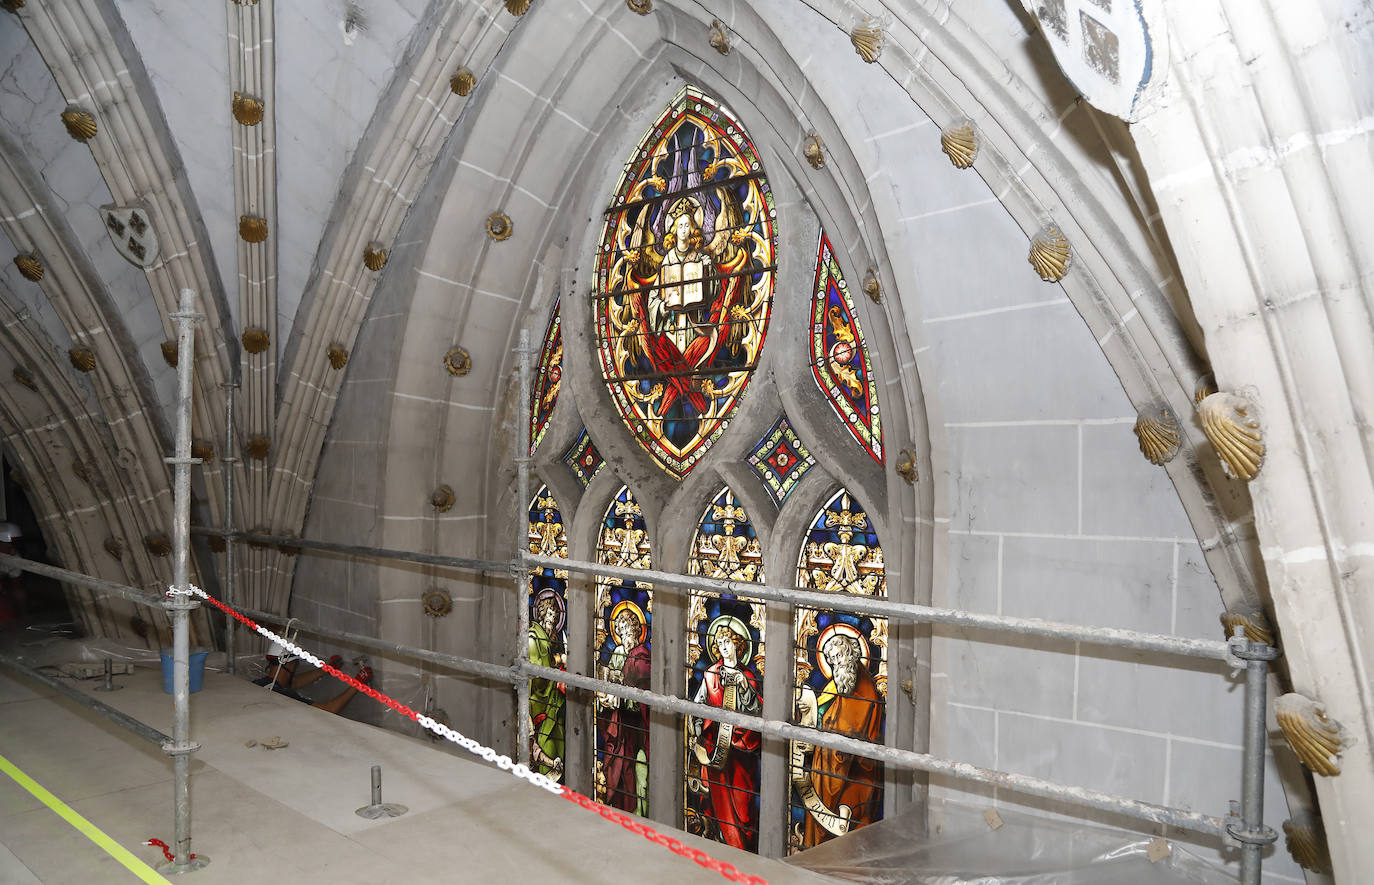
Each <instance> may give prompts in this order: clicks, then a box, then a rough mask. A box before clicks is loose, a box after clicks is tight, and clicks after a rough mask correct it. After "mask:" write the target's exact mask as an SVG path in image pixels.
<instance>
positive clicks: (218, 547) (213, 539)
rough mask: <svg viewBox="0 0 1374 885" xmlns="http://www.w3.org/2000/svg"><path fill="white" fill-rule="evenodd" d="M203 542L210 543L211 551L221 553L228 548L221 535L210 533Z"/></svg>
mask: <svg viewBox="0 0 1374 885" xmlns="http://www.w3.org/2000/svg"><path fill="white" fill-rule="evenodd" d="M205 543H206V544H209V545H210V552H211V553H223V552H224V551H225V550H228V549H229V544H228V542H227V541H225V540H224V538H223V536H221V535H210V536H209V537H208V538H206V539H205Z"/></svg>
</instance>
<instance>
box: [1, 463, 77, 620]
mask: <svg viewBox="0 0 1374 885" xmlns="http://www.w3.org/2000/svg"><path fill="white" fill-rule="evenodd" d="M4 493H5V504H6V516H5V518H4V519H0V539H3V538H4V537H5V535H6V534H9V535H13V536H14V537H12V539H11V540H10V541H9V542H8V543H5V542H4V541H3V540H0V550H3V551H4V552H6V553H9V552H13V553H14V554H15V555H17V556H22V557H23V558H25V559H32V560H34V561H36V562H44V563H48V564H52V563H53V557H52V556H51V555H50V554H49V552H48V544H47V542H46V541H45V540H44V539H43V533H42V532H41V531H40V530H39V527H38V517H37V516H36V515H35V514H34V510H33V505H32V504H30V503H29V497H28V494H27V493H26V492H25V490H24V487H23V486H22V485H20V484H19V483H18V482H16V481H15V477H14V475H13V472H12V471H6V472H5V476H4ZM16 530H17V532H16ZM14 628H21V629H22V628H34V629H38V630H40V631H42V632H45V633H55V634H63V635H68V636H78V635H81V634H82V633H83V632H84V631H83V630H82V629H81V627H80V625H79V624H78V623H77V622H76V620H75V619H74V618H73V617H72V611H71V607H70V606H68V604H67V594H66V593H65V591H63V589H62V585H61V584H60V583H58V582H57V581H54V580H53V579H51V578H47V577H44V576H42V575H35V574H30V573H29V572H19V571H18V570H15V569H0V629H14Z"/></svg>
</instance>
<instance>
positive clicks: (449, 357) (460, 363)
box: [444, 347, 472, 375]
mask: <svg viewBox="0 0 1374 885" xmlns="http://www.w3.org/2000/svg"><path fill="white" fill-rule="evenodd" d="M444 368H446V369H448V373H449V374H450V375H466V374H467V373H468V372H471V371H472V355H471V354H469V353H468V352H467V351H466V350H464V349H463V348H461V347H455V348H453V349H452V350H450V351H449V352H448V353H446V354H444Z"/></svg>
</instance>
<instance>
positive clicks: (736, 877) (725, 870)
mask: <svg viewBox="0 0 1374 885" xmlns="http://www.w3.org/2000/svg"><path fill="white" fill-rule="evenodd" d="M167 595H168V596H174V595H175V596H188V595H190V596H199V597H200V598H201V599H204V600H205V601H206V602H208V603H210V604H211V605H213V606H214V607H215V608H217V609H219V610H220V611H222V612H224V613H225V614H226V615H228V616H230V617H232V618H233V619H234V620H236V621H238V622H239V623H241V624H243V625H244V626H245V627H248V628H249V629H251V630H255V631H257V632H258V633H259V634H261V635H262V636H265V637H267V638H268V639H270V640H272V641H273V642H275V643H277V644H278V645H280V646H281V647H282V648H284V649H285V650H287V651H288V652H290V653H292V654H294V655H296V656H297V657H298V658H300V659H301V660H304V661H307V662H309V663H310V664H311V665H313V666H315V667H318V668H319V669H321V670H323V671H325V672H326V673H328V674H329V675H331V676H333V677H334V678H336V679H339V680H340V681H342V682H344V683H346V684H347V685H350V686H352V687H353V688H356V689H357V690H358V691H360V692H362V693H363V694H365V695H367V696H368V697H370V698H372V699H374V700H376V701H377V702H379V703H381V704H383V705H385V706H387V707H389V708H391V709H392V710H394V711H396V712H397V713H400V714H401V715H402V716H405V717H407V718H409V719H412V720H414V721H415V722H417V723H419V725H420V726H421V727H422V728H426V729H428V730H429V731H432V732H434V733H435V734H437V735H438V736H439V737H442V738H444V739H445V740H447V741H452V742H453V743H455V744H457V745H458V746H460V747H462V748H463V749H465V750H467V751H468V752H469V753H472V754H473V755H475V756H480V757H482V758H483V759H484V760H486V761H487V762H491V763H494V764H495V765H496V767H497V768H500V769H501V770H502V771H509V772H510V773H511V774H513V775H515V776H516V777H518V778H522V779H523V780H526V781H529V782H530V783H531V784H534V785H535V786H536V787H539V788H541V789H544V790H548V791H549V792H550V793H554V794H557V795H559V796H562V797H563V798H564V799H567V800H568V801H570V802H573V803H574V804H577V805H580V806H582V807H583V808H586V809H588V810H590V811H595V812H596V813H597V814H600V815H601V816H602V817H603V818H605V819H606V820H608V821H610V822H612V823H615V824H619V825H620V826H622V827H624V828H625V829H627V830H629V831H630V832H631V833H636V834H638V835H640V836H643V837H644V838H645V839H648V840H649V841H650V842H653V843H654V844H655V845H661V846H663V847H664V848H667V849H668V850H669V851H672V852H673V853H674V854H679V855H681V856H682V857H685V858H687V859H688V860H691V861H693V862H695V863H697V864H699V865H700V866H703V867H705V868H706V869H708V870H713V871H715V872H717V873H719V874H720V875H722V876H724V877H725V878H726V879H729V880H730V881H732V882H742V883H744V885H768V880H766V879H764V878H762V877H759V876H751V875H749V874H747V873H744V872H741V871H740V870H739V869H738V868H736V867H734V866H733V865H731V864H728V863H726V862H725V861H722V860H717V859H716V858H714V857H712V856H711V855H709V854H707V853H706V852H704V851H702V850H701V849H699V848H691V847H689V846H687V845H684V844H683V843H682V842H680V841H678V840H677V839H674V838H673V837H672V836H667V835H665V834H663V833H660V832H658V831H657V830H655V829H654V828H653V827H651V826H649V825H648V824H645V823H642V822H640V821H636V820H634V819H633V818H631V817H629V816H628V815H625V814H621V813H620V812H619V811H616V810H615V809H614V808H611V807H610V806H607V805H602V804H601V803H600V802H597V801H596V800H594V799H590V798H588V797H586V796H583V795H582V794H581V793H578V792H576V791H574V790H571V789H569V788H568V787H565V786H563V785H562V784H559V783H556V782H555V781H553V780H551V779H550V778H549V777H548V776H547V775H543V774H540V773H539V772H537V771H533V770H531V769H530V767H529V766H527V765H523V764H521V763H519V762H515V761H513V760H512V759H511V758H510V757H509V756H506V755H504V754H501V753H497V752H496V751H495V750H493V749H492V748H491V747H487V746H483V745H482V744H480V743H478V742H477V741H475V740H473V739H472V738H470V737H465V736H464V735H462V734H460V733H458V732H456V731H454V730H453V729H452V728H449V727H448V726H447V725H444V724H443V723H441V722H435V721H434V720H433V719H432V718H430V717H429V716H425V715H423V714H421V713H418V712H416V711H415V710H413V709H411V708H410V707H408V706H406V705H405V704H403V703H401V702H400V701H397V700H395V699H393V698H391V697H388V696H387V695H384V694H382V693H381V692H380V691H378V690H377V689H375V688H373V687H372V686H370V685H367V684H365V683H363V682H360V681H358V680H357V679H355V678H353V677H352V676H349V675H348V674H347V673H344V672H342V671H340V670H339V669H338V668H337V667H332V666H330V665H329V664H327V663H325V662H324V661H322V660H320V659H319V658H318V657H316V656H315V655H312V654H310V652H308V651H306V650H305V649H303V648H301V647H300V646H299V645H296V644H295V643H294V642H290V641H288V640H287V639H285V638H283V637H281V636H278V635H277V634H276V633H273V632H272V631H271V630H268V629H267V628H266V627H263V626H262V625H260V624H258V623H257V622H256V621H254V620H253V619H252V618H249V617H248V616H246V615H242V614H239V613H238V612H236V611H234V610H233V609H232V608H230V607H229V606H227V605H225V604H224V603H222V602H220V601H219V600H218V599H215V598H214V597H213V596H211V595H210V594H208V593H206V592H205V591H204V590H202V589H200V588H199V587H196V586H195V585H193V584H188V585H187V589H186V590H177V589H176V588H168V591H167ZM150 844H152V843H150ZM164 850H165V849H164Z"/></svg>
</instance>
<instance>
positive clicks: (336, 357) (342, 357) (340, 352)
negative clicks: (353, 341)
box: [329, 344, 348, 369]
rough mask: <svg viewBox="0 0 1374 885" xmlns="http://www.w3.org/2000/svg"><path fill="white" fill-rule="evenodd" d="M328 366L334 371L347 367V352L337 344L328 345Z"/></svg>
mask: <svg viewBox="0 0 1374 885" xmlns="http://www.w3.org/2000/svg"><path fill="white" fill-rule="evenodd" d="M329 365H331V366H333V367H334V368H335V369H342V368H343V367H344V366H346V365H348V351H346V350H344V349H343V348H342V347H341V346H339V345H338V344H331V345H329Z"/></svg>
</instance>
